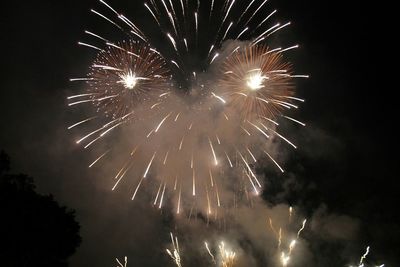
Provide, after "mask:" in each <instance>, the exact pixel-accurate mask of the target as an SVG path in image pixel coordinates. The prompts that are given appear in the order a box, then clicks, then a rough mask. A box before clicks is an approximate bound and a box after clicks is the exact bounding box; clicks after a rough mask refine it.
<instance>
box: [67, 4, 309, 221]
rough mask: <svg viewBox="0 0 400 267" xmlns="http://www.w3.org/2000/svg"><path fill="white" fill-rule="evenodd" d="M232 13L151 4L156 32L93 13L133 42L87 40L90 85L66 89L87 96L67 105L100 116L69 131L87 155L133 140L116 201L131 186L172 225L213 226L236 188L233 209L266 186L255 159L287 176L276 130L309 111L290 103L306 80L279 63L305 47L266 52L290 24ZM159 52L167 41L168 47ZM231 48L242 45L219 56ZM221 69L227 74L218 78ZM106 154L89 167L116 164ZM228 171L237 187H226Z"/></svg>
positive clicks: (238, 9) (222, 7)
mask: <svg viewBox="0 0 400 267" xmlns="http://www.w3.org/2000/svg"><path fill="white" fill-rule="evenodd" d="M237 2H238V1H235V0H225V1H224V2H218V3H217V2H215V3H214V0H210V1H197V2H196V1H183V0H182V1H164V0H161V1H150V2H145V3H144V6H143V8H144V10H145V11H146V12H149V18H150V19H151V21H153V22H154V23H155V26H156V29H157V30H156V32H146V31H144V30H142V29H141V27H140V26H138V25H139V24H137V23H136V22H133V21H131V20H130V19H128V18H127V17H126V16H124V15H122V14H121V13H120V12H119V11H117V10H116V9H115V8H114V7H112V6H111V5H110V4H108V3H106V2H105V1H103V0H100V3H101V5H100V6H101V9H99V11H98V10H94V9H93V10H92V13H93V14H94V15H95V16H96V17H98V18H100V19H101V20H102V21H105V22H106V23H109V24H111V25H112V26H113V27H115V28H116V29H117V30H118V31H122V32H123V33H124V34H125V35H126V36H127V39H128V40H127V41H125V42H124V41H123V42H120V41H116V42H114V41H111V40H110V38H108V37H106V36H105V35H100V34H98V33H94V32H91V31H85V33H86V34H87V36H88V37H89V38H91V39H92V40H93V41H90V42H79V44H80V45H82V46H84V47H87V48H89V49H92V50H94V51H96V53H97V56H96V58H95V60H94V62H93V64H92V65H91V67H90V70H89V73H88V75H86V76H85V77H84V78H73V79H71V80H72V81H76V82H79V81H83V82H85V83H86V84H87V86H86V91H85V92H82V93H79V94H77V95H73V96H70V97H68V102H69V105H70V106H75V105H79V104H85V103H91V104H93V105H94V106H95V109H96V111H97V113H96V114H95V115H93V116H90V117H86V118H84V119H82V120H80V121H78V122H75V123H73V124H72V125H71V126H70V127H68V129H69V130H71V131H74V130H75V129H77V130H78V129H79V131H80V130H81V129H86V130H84V131H85V132H84V133H83V134H80V136H79V138H78V139H77V140H76V143H78V144H83V146H84V148H86V149H87V148H89V147H90V148H92V147H93V146H92V145H93V144H94V143H96V142H97V141H99V140H103V139H106V137H107V136H110V135H111V133H112V132H116V130H115V129H120V128H124V129H129V130H130V131H131V132H133V133H134V134H132V135H129V136H134V138H132V140H128V141H127V142H126V143H129V144H131V143H134V144H133V147H129V148H127V150H126V151H125V152H120V151H119V152H117V153H118V155H123V154H125V155H127V159H126V161H125V162H124V163H123V164H122V165H121V167H119V168H118V169H117V171H116V175H115V176H114V181H113V185H112V190H116V189H117V188H118V186H120V185H121V184H122V183H123V181H124V178H125V177H128V176H129V177H133V182H131V184H129V185H128V186H130V187H132V188H133V189H132V191H133V193H132V197H131V199H132V200H134V199H135V198H136V197H137V195H138V194H139V192H140V189H141V188H143V187H145V186H149V187H150V188H155V190H154V193H153V194H154V200H153V201H152V203H153V205H154V207H157V208H159V209H160V208H162V207H163V206H165V203H173V204H172V205H174V206H175V211H176V214H180V213H182V212H183V211H186V212H187V213H189V218H191V215H192V214H193V213H194V214H196V213H198V212H199V211H200V212H204V214H207V221H208V220H209V219H210V218H211V216H212V215H214V216H215V217H214V218H217V215H218V214H222V213H223V212H222V211H221V209H223V208H226V207H230V206H231V204H229V202H232V199H231V198H229V197H226V194H221V192H220V191H223V192H224V191H226V190H232V188H233V190H234V191H235V192H234V200H233V202H234V206H235V205H236V204H235V203H236V202H237V201H238V200H240V199H247V201H248V202H249V205H251V198H252V197H253V196H254V197H256V196H257V195H259V194H260V192H261V191H262V186H263V181H262V180H260V179H259V178H258V177H257V174H256V173H255V171H254V165H255V164H256V163H257V161H258V160H259V159H260V158H265V159H267V160H268V161H270V162H271V163H272V165H274V166H276V167H277V168H278V169H279V171H281V172H284V169H283V167H282V166H281V165H280V164H279V162H278V161H277V160H276V159H275V158H274V155H273V153H271V151H270V149H269V146H268V144H269V143H271V142H272V140H273V139H275V138H278V139H280V140H283V141H284V142H285V143H287V144H288V145H290V146H292V147H293V148H297V146H296V144H295V143H294V142H293V141H292V140H291V139H289V138H288V137H286V136H284V135H283V134H282V133H280V131H278V126H279V124H280V121H281V120H286V121H290V122H293V123H297V124H299V125H302V126H305V124H304V123H303V122H301V121H299V120H297V119H295V118H292V117H289V116H287V115H286V114H285V111H286V110H289V109H296V108H297V107H298V106H297V103H296V102H298V103H301V102H304V100H303V99H301V98H298V97H295V96H294V95H295V92H294V79H295V78H306V77H308V76H306V75H296V74H294V73H293V71H292V66H291V64H289V63H287V62H286V61H285V59H284V53H286V52H287V51H290V50H292V49H295V48H297V47H298V45H294V46H289V47H286V48H285V47H272V48H269V47H267V46H266V44H265V43H266V42H267V41H268V38H269V37H270V36H271V35H273V34H275V33H276V32H278V31H280V30H282V29H284V28H286V27H287V26H289V25H290V23H289V22H286V23H282V24H281V23H277V24H271V23H270V21H269V20H270V18H271V17H273V16H274V15H275V14H276V10H274V11H272V12H270V11H268V8H269V7H268V5H266V2H267V1H256V0H254V1H251V3H249V5H247V6H245V7H244V8H243V7H242V6H240V5H238V4H237ZM267 11H268V12H267ZM256 14H266V16H265V17H264V18H260V17H259V16H256ZM238 17H239V19H237V18H238ZM147 24H149V22H147ZM156 40H163V42H162V45H160V43H159V42H157V41H156ZM228 40H236V41H237V42H238V43H240V45H238V46H236V45H234V46H233V47H230V46H229V45H227V46H226V47H224V44H225V43H226V41H228ZM244 40H247V41H246V44H244V42H243V44H242V42H241V41H244ZM222 48H223V49H222ZM214 66H215V67H214ZM215 68H218V69H220V70H221V71H220V72H219V73H217V74H216V75H215V73H214V70H215ZM214 76H216V77H214ZM180 89H183V90H184V93H183V94H182V90H180ZM128 122H130V123H128ZM96 124H97V126H96V127H93V125H96ZM88 125H90V126H88ZM121 126H124V127H121ZM84 127H87V128H84ZM78 133H80V132H78ZM108 140H110V139H108ZM114 142H115V141H114ZM121 142H123V140H121ZM121 142H119V143H121ZM110 143H111V145H110V147H107V148H106V150H105V151H101V152H100V153H99V154H98V155H97V156H96V158H95V159H94V160H93V161H92V162H91V163H90V165H89V167H91V168H93V167H94V166H95V165H96V164H100V163H101V162H103V161H105V160H106V159H107V158H109V157H110V156H111V155H115V154H114V153H115V151H114V147H113V145H112V143H113V142H112V141H111V142H110ZM260 144H262V145H260ZM228 169H232V170H233V171H234V172H235V173H237V174H239V175H235V176H236V177H234V179H227V178H226V173H227V172H228V171H229V172H231V171H230V170H228ZM240 174H241V175H240ZM244 181H247V182H244ZM224 197H226V199H223V198H224ZM189 203H190V204H189ZM183 204H187V205H185V206H186V207H183V206H184V205H183ZM189 205H190V206H189ZM188 206H189V207H188ZM189 210H190V212H188V211H189Z"/></svg>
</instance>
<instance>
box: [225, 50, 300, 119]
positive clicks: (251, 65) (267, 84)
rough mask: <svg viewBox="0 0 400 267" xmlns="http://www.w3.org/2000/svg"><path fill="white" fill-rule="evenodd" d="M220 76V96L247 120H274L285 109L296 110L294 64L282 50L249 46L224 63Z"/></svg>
mask: <svg viewBox="0 0 400 267" xmlns="http://www.w3.org/2000/svg"><path fill="white" fill-rule="evenodd" d="M219 77H221V78H220V80H219V83H218V90H219V91H218V92H219V95H221V96H222V97H223V99H224V100H225V101H226V102H227V105H228V106H229V107H232V108H234V109H235V110H236V111H237V113H238V114H239V115H240V116H242V117H244V118H246V119H253V118H254V117H256V118H262V117H264V118H268V119H275V117H276V116H277V115H278V114H281V113H282V110H283V109H285V108H286V109H290V108H297V106H296V105H294V104H293V103H292V102H293V100H295V99H296V98H295V97H294V82H293V75H292V72H291V65H290V64H288V63H285V62H284V61H283V56H282V54H281V53H280V52H279V51H275V52H274V51H272V50H270V49H268V48H267V47H265V46H246V47H244V48H243V49H241V50H239V51H237V52H236V53H233V54H232V55H230V56H229V57H228V58H227V59H226V60H225V61H224V62H223V67H222V73H221V74H220V75H219Z"/></svg>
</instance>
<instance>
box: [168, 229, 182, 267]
mask: <svg viewBox="0 0 400 267" xmlns="http://www.w3.org/2000/svg"><path fill="white" fill-rule="evenodd" d="M170 235H171V242H172V247H173V249H172V252H171V250H169V249H166V251H167V254H168V255H169V256H170V257H171V259H172V260H173V261H174V263H175V265H176V266H177V267H182V263H181V252H180V250H179V242H178V237H176V236H175V237H174V235H173V234H172V233H170Z"/></svg>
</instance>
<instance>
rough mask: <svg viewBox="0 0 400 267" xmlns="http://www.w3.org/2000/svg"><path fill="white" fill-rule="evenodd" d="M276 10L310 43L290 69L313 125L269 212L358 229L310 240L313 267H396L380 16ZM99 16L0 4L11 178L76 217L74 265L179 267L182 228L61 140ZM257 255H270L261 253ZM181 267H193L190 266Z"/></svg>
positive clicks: (310, 3)
mask: <svg viewBox="0 0 400 267" xmlns="http://www.w3.org/2000/svg"><path fill="white" fill-rule="evenodd" d="M142 2H143V1H136V0H130V1H125V0H120V1H113V5H114V6H118V7H119V9H121V10H124V14H125V15H127V16H128V17H130V18H133V19H138V20H141V19H145V15H144V13H143V12H141V11H138V9H137V8H136V6H138V5H139V6H140V8H142V6H141V5H142ZM241 2H243V3H245V2H246V1H245V0H242V1H241ZM269 5H270V6H271V7H274V8H277V9H278V10H279V18H282V19H289V20H290V21H292V25H291V27H290V29H289V30H288V33H287V34H286V35H285V36H288V35H289V37H287V38H289V39H290V40H294V41H295V42H298V43H299V44H300V45H301V47H300V49H299V50H298V51H297V52H296V53H295V57H294V58H293V62H294V64H295V67H296V70H299V72H301V73H309V74H310V75H311V77H310V79H308V80H306V81H301V82H300V83H299V84H298V95H300V96H301V97H304V98H305V99H306V102H305V103H304V105H302V107H301V110H300V112H298V116H299V118H300V119H301V120H302V121H305V122H307V127H306V128H303V129H301V130H296V135H297V138H296V141H297V143H298V144H299V149H297V150H296V151H291V152H289V156H287V159H286V160H287V162H286V169H287V170H288V173H287V174H285V175H280V176H276V175H271V179H270V180H269V182H268V183H269V187H267V189H266V191H265V192H264V194H263V196H264V199H265V201H267V202H268V203H269V207H275V206H276V205H279V204H287V205H294V206H296V207H299V209H300V210H301V211H302V213H303V214H304V215H305V216H306V217H308V218H310V219H311V218H322V219H320V221H322V220H328V219H327V218H331V219H332V220H337V221H340V222H341V223H338V224H337V225H336V226H332V227H333V228H334V227H338V228H339V230H337V231H339V232H340V231H341V229H342V228H343V229H347V228H348V226H349V225H348V224H350V225H352V227H353V226H354V228H355V229H352V230H348V231H349V232H351V237H349V236H344V237H336V238H333V237H332V238H329V237H326V238H325V239H324V237H323V236H321V235H318V234H316V233H314V232H313V230H309V231H308V234H307V233H305V236H304V238H305V239H306V240H307V238H308V244H309V247H310V248H311V249H310V250H311V251H312V252H313V253H316V254H317V255H314V256H313V259H314V263H313V264H314V265H313V266H344V264H343V263H355V262H357V261H358V260H359V257H360V255H361V254H362V253H363V252H364V250H365V247H366V246H367V245H370V246H371V253H370V256H369V259H370V261H369V262H370V263H376V264H378V263H381V264H382V263H385V266H392V267H394V266H399V264H400V260H399V255H400V251H399V247H400V241H399V240H400V225H399V222H400V217H399V213H398V211H397V204H398V203H399V195H398V190H397V188H398V173H397V171H396V168H397V167H398V165H397V164H398V157H397V155H396V154H397V153H396V147H397V144H396V143H397V141H396V138H397V131H395V130H394V129H395V124H396V123H397V120H398V119H397V118H396V117H395V111H396V99H395V98H396V96H395V93H394V90H395V85H390V86H388V85H386V84H385V83H384V82H383V81H384V80H386V79H387V78H388V77H387V75H388V74H387V73H385V69H386V68H390V67H389V66H388V65H385V64H383V61H384V60H387V58H388V57H390V55H389V53H388V52H387V51H386V52H385V51H383V52H382V51H381V50H382V49H383V50H385V49H387V48H388V45H387V44H385V41H384V39H383V38H381V36H380V34H378V30H377V28H376V27H377V26H375V25H376V23H377V19H376V18H374V15H373V14H374V13H376V12H377V10H375V6H372V4H369V3H368V4H366V3H365V1H352V2H351V3H348V2H344V1H330V2H327V1H317V0H304V1H289V0H280V1H278V0H274V1H271V3H269ZM97 6H98V3H97V2H96V1H95V0H84V1H76V0H74V1H48V0H44V1H8V3H7V5H6V6H3V8H2V13H3V14H2V16H1V17H0V21H1V28H2V41H1V47H2V49H1V51H2V56H1V59H2V66H3V67H2V72H1V73H2V78H1V80H0V83H1V90H0V101H1V102H0V114H1V115H0V116H1V125H2V126H1V131H0V149H3V150H4V151H6V152H7V153H8V154H9V155H10V157H11V160H12V169H13V170H15V171H16V172H23V173H27V174H29V175H31V176H33V177H34V179H35V183H36V185H37V188H38V191H39V192H40V193H43V194H50V193H51V194H53V195H54V196H55V198H56V200H57V201H59V202H60V203H61V204H63V205H67V206H68V207H70V208H72V209H75V210H76V212H77V220H78V222H79V223H80V224H81V236H82V244H81V246H80V247H79V248H78V250H77V252H76V254H75V255H73V256H72V257H71V259H70V266H98V267H100V266H114V265H115V264H114V259H115V257H120V258H121V257H123V256H125V255H127V256H128V257H129V259H130V262H131V265H130V266H172V263H170V260H169V259H168V257H167V255H166V254H165V252H164V249H165V246H166V245H167V244H168V233H169V231H170V230H171V229H174V227H175V223H174V222H173V220H172V219H171V218H170V217H168V214H166V213H167V212H166V213H161V214H160V212H159V211H158V210H155V209H152V208H151V206H150V204H148V203H140V202H139V203H138V202H131V201H130V200H129V197H127V196H126V195H124V194H123V193H119V192H113V193H111V190H110V188H111V187H112V182H111V181H110V179H109V177H110V175H112V173H111V172H110V171H109V170H108V169H107V168H104V169H102V168H97V169H95V170H93V169H91V170H88V168H87V165H88V163H89V162H91V161H92V160H93V157H92V155H90V154H89V153H85V152H83V151H82V149H81V147H79V146H76V145H75V143H74V138H75V136H73V135H71V134H70V133H69V132H68V131H67V130H66V128H67V127H68V126H69V125H70V124H71V123H72V122H75V121H77V119H78V118H77V117H76V113H73V112H71V110H70V109H69V108H68V107H67V102H66V97H67V96H69V95H72V94H75V93H77V92H79V89H80V88H79V86H76V85H74V84H71V83H70V82H69V78H71V77H75V76H79V75H80V74H84V73H86V71H87V66H88V65H89V64H90V62H91V60H92V59H93V55H94V54H93V53H91V51H88V50H87V49H85V48H81V47H78V45H77V41H78V40H82V39H83V37H84V33H83V31H84V30H85V29H93V30H96V31H100V30H104V29H105V28H104V23H99V20H98V19H97V18H95V17H94V16H93V15H91V14H90V12H89V10H90V8H93V7H97ZM141 10H142V9H141ZM146 16H148V15H146ZM285 38H286V37H285ZM266 172H267V173H268V170H266ZM318 216H319V217H318ZM315 220H316V221H318V219H315ZM346 222H347V223H346ZM188 227H189V226H188ZM315 227H317V226H315ZM326 227H328V226H326ZM352 227H350V228H352ZM317 228H318V227H317ZM203 231H204V230H203ZM343 231H344V232H346V231H345V230H343ZM180 234H182V232H180ZM344 235H346V234H344ZM339 236H340V235H339ZM182 239H183V241H182V244H184V240H185V238H184V237H183V238H182ZM188 240H190V239H187V242H190V241H188ZM253 258H256V259H258V258H262V257H261V256H259V255H258V254H257V253H253ZM320 258H325V260H323V259H320ZM328 258H329V259H328ZM133 262H135V263H134V264H133ZM186 262H187V264H185V265H184V266H196V263H192V264H190V258H187V259H186ZM261 262H263V261H262V260H261ZM264 262H265V261H264ZM167 264H169V265H167ZM254 266H261V265H254ZM264 266H265V265H264ZM368 266H369V265H368ZM370 266H374V265H370Z"/></svg>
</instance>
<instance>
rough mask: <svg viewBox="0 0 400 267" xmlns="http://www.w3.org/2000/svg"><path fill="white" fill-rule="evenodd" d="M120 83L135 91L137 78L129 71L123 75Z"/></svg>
mask: <svg viewBox="0 0 400 267" xmlns="http://www.w3.org/2000/svg"><path fill="white" fill-rule="evenodd" d="M120 82H121V83H122V84H123V85H124V86H125V88H127V89H133V88H134V87H135V86H136V83H137V77H136V76H135V74H134V73H132V71H131V70H129V71H128V72H127V73H125V74H123V75H121V81H120Z"/></svg>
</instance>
